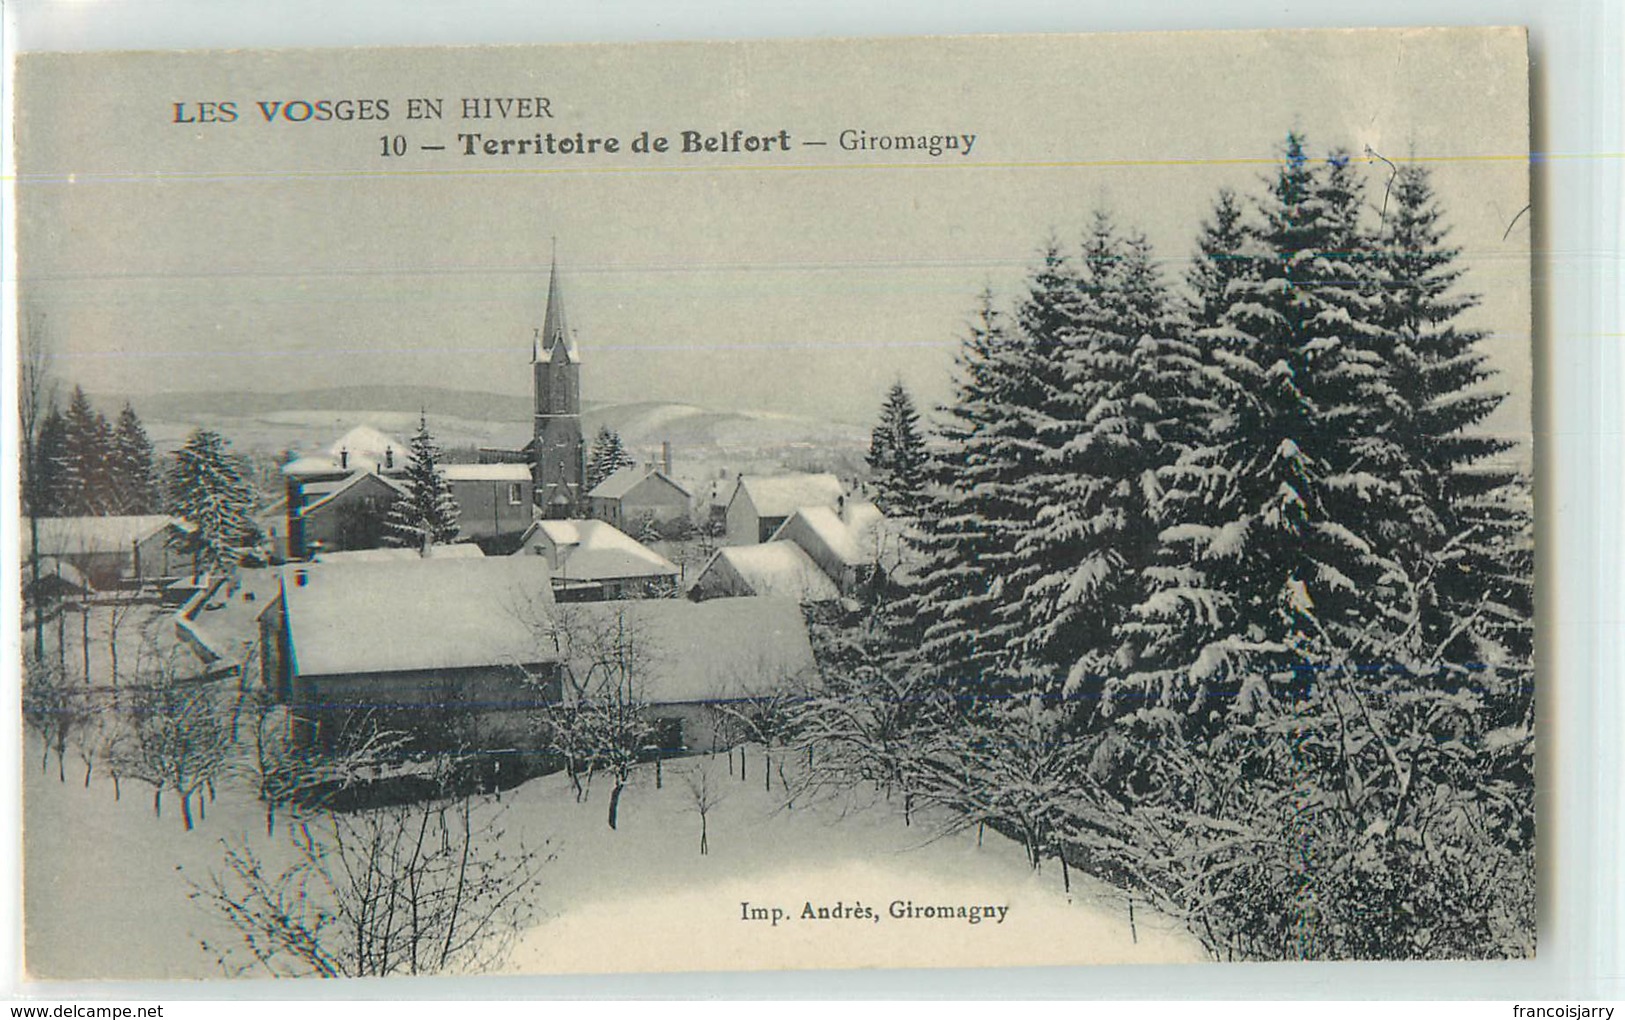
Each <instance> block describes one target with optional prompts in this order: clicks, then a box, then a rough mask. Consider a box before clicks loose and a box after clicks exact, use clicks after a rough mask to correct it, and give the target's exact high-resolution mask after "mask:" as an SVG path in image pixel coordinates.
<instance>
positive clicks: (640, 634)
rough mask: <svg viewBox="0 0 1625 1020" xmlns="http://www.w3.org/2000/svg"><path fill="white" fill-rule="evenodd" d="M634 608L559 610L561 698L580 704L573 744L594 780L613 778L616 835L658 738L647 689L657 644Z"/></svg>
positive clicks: (611, 820)
mask: <svg viewBox="0 0 1625 1020" xmlns="http://www.w3.org/2000/svg"><path fill="white" fill-rule="evenodd" d="M635 606H636V604H635V603H624V602H617V603H603V604H600V605H598V606H595V607H592V608H591V609H586V608H585V607H577V606H559V607H557V617H556V618H557V623H558V634H559V643H560V648H561V651H562V654H563V657H564V669H563V675H564V685H565V689H564V691H563V692H562V693H563V697H564V699H565V700H570V701H574V702H575V703H576V704H577V705H578V706H579V710H578V711H577V712H576V713H575V714H574V715H573V716H572V717H571V719H570V720H568V721H570V722H572V723H573V724H574V725H575V726H576V727H578V732H577V733H576V734H575V735H572V736H571V737H569V738H568V739H569V740H570V741H571V743H572V745H574V746H580V747H585V748H587V749H588V752H587V754H588V757H587V762H588V770H589V774H590V772H591V770H593V769H596V768H602V769H603V770H604V771H606V772H608V773H609V774H610V775H611V776H612V777H614V780H615V786H614V788H613V789H612V790H611V791H610V795H609V815H608V822H609V827H610V828H612V829H613V828H616V827H617V824H618V820H619V811H620V803H621V795H622V794H623V793H624V792H625V790H626V786H627V783H628V782H629V781H630V780H631V778H632V769H633V767H634V766H636V765H637V763H638V762H639V760H641V757H642V755H643V752H644V747H645V745H646V744H647V743H648V739H649V736H650V734H651V733H652V732H653V726H651V724H650V722H649V716H648V705H647V703H646V702H645V700H644V695H643V687H644V683H645V680H646V678H647V676H648V674H649V670H650V667H651V666H652V664H653V662H654V657H655V649H654V641H653V638H652V637H651V635H650V632H649V627H648V625H647V623H646V622H645V621H644V619H643V618H642V616H641V615H640V614H639V613H638V612H637V610H636V608H635ZM560 721H566V720H563V719H561V720H560Z"/></svg>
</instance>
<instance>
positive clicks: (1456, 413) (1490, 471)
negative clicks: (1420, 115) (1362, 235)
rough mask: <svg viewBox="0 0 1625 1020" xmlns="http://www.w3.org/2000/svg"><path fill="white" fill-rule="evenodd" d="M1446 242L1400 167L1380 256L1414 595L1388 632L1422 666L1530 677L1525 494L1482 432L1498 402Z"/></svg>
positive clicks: (1470, 299) (1418, 180)
mask: <svg viewBox="0 0 1625 1020" xmlns="http://www.w3.org/2000/svg"><path fill="white" fill-rule="evenodd" d="M1446 236H1447V231H1446V228H1445V227H1444V225H1443V221H1442V213H1441V211H1440V209H1439V207H1438V204H1437V200H1436V198H1435V196H1434V193H1433V188H1432V183H1431V181H1430V179H1429V174H1428V171H1427V169H1426V168H1425V167H1423V166H1420V165H1417V164H1408V165H1405V166H1403V167H1401V168H1400V169H1399V172H1398V176H1397V179H1396V181H1395V186H1394V189H1393V207H1392V211H1391V212H1390V214H1389V216H1388V217H1387V219H1386V221H1385V223H1384V224H1383V229H1382V233H1381V237H1380V239H1379V256H1378V261H1379V265H1380V268H1381V270H1382V283H1383V299H1384V300H1383V309H1382V323H1383V326H1384V327H1385V328H1386V330H1387V331H1388V332H1387V337H1388V340H1389V342H1390V344H1391V355H1390V357H1391V359H1392V364H1393V377H1394V388H1395V391H1396V396H1397V398H1398V399H1397V400H1396V401H1395V402H1394V404H1393V408H1392V411H1393V420H1392V423H1391V430H1392V435H1393V438H1394V440H1395V445H1396V447H1397V451H1396V452H1397V458H1398V460H1399V461H1400V463H1401V465H1402V469H1403V473H1404V483H1405V484H1404V491H1405V495H1404V502H1403V506H1402V511H1403V513H1402V515H1401V516H1400V520H1401V522H1402V523H1403V524H1404V525H1405V526H1404V528H1403V529H1402V530H1401V531H1400V533H1399V534H1398V535H1396V544H1397V545H1398V546H1399V548H1398V549H1396V553H1395V557H1394V558H1395V559H1396V560H1398V561H1399V562H1400V563H1402V564H1404V565H1406V567H1407V568H1408V569H1409V572H1410V579H1411V582H1412V583H1411V585H1410V588H1411V590H1412V591H1413V592H1414V593H1415V595H1416V598H1415V599H1414V600H1413V605H1412V607H1411V611H1410V612H1409V613H1407V614H1404V615H1402V616H1401V617H1400V618H1399V619H1398V620H1397V621H1396V622H1397V623H1398V624H1399V625H1401V626H1402V627H1404V628H1405V630H1406V632H1407V633H1406V642H1407V644H1408V645H1409V648H1410V650H1411V651H1412V652H1413V654H1415V655H1418V656H1423V657H1427V656H1431V655H1434V654H1435V650H1437V654H1438V655H1442V656H1443V657H1445V658H1448V659H1451V660H1453V661H1457V662H1484V661H1486V660H1488V661H1496V660H1500V661H1508V660H1510V661H1514V662H1520V663H1527V659H1528V656H1529V654H1530V652H1531V649H1530V647H1529V637H1528V627H1527V622H1528V621H1529V620H1530V619H1531V616H1532V598H1531V592H1530V584H1531V579H1532V576H1533V562H1532V557H1531V555H1530V549H1529V540H1528V532H1529V531H1530V527H1531V522H1530V519H1529V511H1528V507H1529V497H1528V491H1527V484H1526V482H1525V480H1524V479H1521V478H1520V477H1519V476H1518V475H1517V474H1516V473H1515V472H1513V471H1512V470H1511V469H1509V468H1507V467H1503V466H1498V465H1497V464H1496V463H1495V462H1496V460H1497V459H1498V458H1500V457H1501V456H1502V455H1504V454H1506V453H1508V452H1509V451H1511V450H1512V449H1513V445H1514V444H1513V443H1511V442H1509V441H1507V440H1504V439H1501V438H1499V437H1496V436H1493V435H1491V434H1489V433H1487V432H1486V431H1485V430H1484V429H1483V428H1482V426H1483V424H1484V422H1485V420H1486V419H1487V418H1488V417H1489V416H1490V415H1491V414H1492V413H1493V412H1494V411H1495V409H1496V408H1497V407H1498V406H1499V405H1500V404H1501V402H1502V400H1503V395H1502V394H1501V393H1500V392H1498V391H1496V390H1494V389H1492V388H1490V386H1489V385H1488V384H1489V383H1490V380H1491V379H1492V376H1493V371H1492V369H1491V368H1490V367H1489V365H1488V364H1487V361H1486V357H1485V355H1484V354H1483V352H1482V351H1481V350H1480V349H1479V345H1480V344H1481V343H1482V341H1483V340H1484V334H1483V333H1482V332H1481V331H1478V330H1472V329H1466V328H1463V327H1461V326H1460V325H1458V324H1457V320H1458V319H1459V317H1460V316H1461V315H1462V314H1463V313H1465V312H1467V311H1468V310H1470V309H1471V308H1473V307H1474V306H1475V305H1476V304H1477V303H1478V299H1477V297H1476V296H1475V295H1471V294H1462V293H1459V292H1458V289H1457V284H1458V282H1459V280H1460V278H1461V270H1460V269H1458V268H1457V267H1456V260H1457V258H1458V257H1459V255H1460V252H1459V250H1458V249H1456V248H1454V247H1451V246H1449V245H1447V244H1446V243H1445V241H1446Z"/></svg>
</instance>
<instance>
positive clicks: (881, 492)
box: [868, 381, 926, 517]
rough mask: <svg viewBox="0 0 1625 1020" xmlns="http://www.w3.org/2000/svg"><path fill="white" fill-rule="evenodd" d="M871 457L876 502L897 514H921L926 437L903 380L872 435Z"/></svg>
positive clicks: (882, 410) (895, 385)
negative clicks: (921, 429)
mask: <svg viewBox="0 0 1625 1020" xmlns="http://www.w3.org/2000/svg"><path fill="white" fill-rule="evenodd" d="M868 460H869V467H870V469H871V470H872V471H873V472H874V475H873V479H874V486H875V504H876V505H877V506H879V507H880V509H881V510H883V511H885V512H886V513H888V514H892V515H894V516H900V517H916V516H918V515H919V512H920V507H921V503H922V501H923V500H924V498H925V461H926V452H925V437H924V435H923V434H922V433H921V431H920V415H919V412H918V411H916V410H915V409H914V398H913V397H910V396H909V394H908V390H906V389H904V388H903V384H902V382H901V381H898V382H895V383H893V384H892V387H891V389H890V390H888V391H887V393H886V402H885V403H884V404H883V405H881V408H880V420H879V421H878V422H876V423H875V427H874V429H873V430H871V432H870V434H869V457H868Z"/></svg>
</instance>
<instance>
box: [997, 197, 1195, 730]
mask: <svg viewBox="0 0 1625 1020" xmlns="http://www.w3.org/2000/svg"><path fill="white" fill-rule="evenodd" d="M1079 267H1080V268H1079V273H1078V279H1077V287H1078V292H1077V297H1076V299H1075V300H1074V301H1073V303H1072V306H1071V309H1070V321H1069V322H1067V323H1065V324H1062V325H1061V328H1062V330H1063V335H1061V336H1060V337H1057V338H1054V339H1053V340H1051V341H1050V342H1048V343H1047V344H1043V345H1041V346H1043V347H1044V349H1046V350H1049V351H1051V352H1052V353H1051V356H1052V357H1053V358H1055V359H1058V360H1059V362H1060V364H1061V370H1062V385H1060V386H1058V387H1056V388H1055V390H1054V391H1053V393H1051V394H1050V396H1049V399H1048V401H1047V403H1046V404H1045V405H1044V406H1041V407H1040V408H1036V409H1034V412H1035V413H1036V414H1037V416H1038V419H1039V420H1040V421H1041V422H1042V425H1041V428H1040V432H1039V441H1040V443H1041V444H1042V446H1043V448H1044V451H1045V452H1044V455H1043V458H1042V461H1041V467H1040V470H1039V471H1038V472H1037V473H1035V475H1034V476H1033V479H1032V482H1031V485H1030V491H1029V494H1028V497H1027V498H1028V500H1029V502H1030V504H1031V506H1032V520H1031V525H1030V526H1029V527H1028V528H1027V529H1026V533H1025V534H1024V535H1023V536H1022V538H1021V540H1020V541H1019V543H1018V546H1017V550H1016V555H1017V561H1016V562H1015V563H1013V564H1012V568H1011V571H1010V573H1011V576H1012V578H1013V580H1014V582H1015V587H1016V588H1018V589H1019V590H1020V591H1021V593H1022V603H1023V604H1022V607H1021V610H1020V612H1021V615H1022V618H1023V627H1022V635H1021V640H1020V643H1019V645H1018V649H1019V651H1020V653H1021V660H1022V661H1023V662H1024V663H1026V664H1027V665H1028V667H1029V668H1032V669H1036V670H1037V671H1039V672H1040V673H1041V674H1042V675H1043V676H1044V678H1045V683H1046V684H1047V685H1049V686H1051V687H1052V688H1054V689H1055V690H1057V691H1058V692H1064V693H1066V694H1067V695H1068V696H1070V697H1074V698H1079V699H1081V700H1082V708H1083V709H1084V710H1085V711H1087V710H1088V709H1090V708H1091V707H1092V704H1093V702H1094V700H1095V698H1096V692H1097V691H1098V688H1099V685H1100V681H1101V679H1102V678H1104V677H1106V676H1108V675H1118V674H1121V673H1122V672H1123V671H1124V670H1125V669H1126V668H1127V667H1128V665H1129V659H1128V658H1126V657H1125V654H1124V652H1123V650H1122V649H1121V648H1120V647H1119V644H1120V642H1119V639H1118V629H1119V627H1120V626H1121V624H1122V623H1123V621H1124V620H1125V618H1126V617H1127V615H1128V613H1129V610H1130V608H1131V607H1132V606H1133V605H1134V604H1135V603H1137V602H1138V601H1139V600H1140V594H1141V583H1142V574H1143V571H1144V570H1145V568H1146V567H1147V566H1148V565H1149V562H1150V560H1151V559H1152V557H1153V556H1154V554H1155V551H1156V548H1157V527H1156V517H1157V514H1158V512H1159V506H1158V504H1159V500H1160V490H1159V483H1158V478H1157V470H1158V469H1159V468H1160V467H1161V466H1162V465H1163V464H1164V463H1165V462H1166V461H1168V460H1170V459H1172V458H1173V457H1175V456H1176V455H1177V453H1178V452H1179V450H1180V449H1181V448H1182V446H1183V445H1184V444H1185V442H1186V434H1187V433H1188V432H1190V431H1191V430H1192V428H1193V426H1194V424H1195V423H1194V422H1192V420H1191V415H1192V413H1193V412H1194V411H1195V410H1196V409H1197V407H1198V401H1197V398H1196V394H1197V391H1198V390H1199V388H1200V384H1201V380H1200V378H1196V379H1192V378H1190V376H1191V374H1192V372H1193V371H1194V370H1195V369H1196V368H1197V367H1198V366H1197V359H1196V355H1195V348H1194V347H1192V346H1191V345H1190V344H1189V343H1188V342H1186V341H1182V340H1177V339H1175V338H1174V337H1175V334H1176V333H1177V332H1178V328H1179V326H1180V323H1179V322H1178V321H1177V319H1176V318H1175V316H1173V314H1172V313H1171V311H1170V306H1169V300H1168V298H1167V294H1166V292H1165V289H1164V287H1163V284H1162V281H1161V280H1160V278H1159V276H1158V273H1157V269H1156V264H1155V261H1154V259H1153V257H1152V252H1151V249H1150V245H1149V244H1148V243H1147V242H1146V240H1145V238H1144V237H1143V236H1142V235H1133V236H1127V237H1125V236H1123V235H1122V234H1121V233H1120V232H1119V231H1118V230H1117V228H1116V227H1115V225H1114V224H1113V222H1112V220H1111V217H1110V216H1109V215H1108V214H1106V213H1104V212H1097V213H1096V215H1095V218H1094V221H1093V224H1092V226H1091V229H1090V232H1089V235H1088V238H1087V240H1086V242H1085V245H1084V253H1083V258H1082V259H1081V260H1080V263H1079ZM1027 318H1028V319H1031V318H1032V316H1028V317H1027ZM1027 328H1053V327H1046V325H1045V324H1043V323H1042V322H1033V323H1032V324H1031V325H1029V326H1028V327H1027ZM1057 685H1059V686H1057Z"/></svg>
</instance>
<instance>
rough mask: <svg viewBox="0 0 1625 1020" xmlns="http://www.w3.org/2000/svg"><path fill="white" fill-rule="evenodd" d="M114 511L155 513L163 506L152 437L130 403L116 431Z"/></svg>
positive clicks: (113, 467)
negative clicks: (160, 500)
mask: <svg viewBox="0 0 1625 1020" xmlns="http://www.w3.org/2000/svg"><path fill="white" fill-rule="evenodd" d="M110 475H111V483H112V501H113V506H112V509H113V512H114V513H120V514H152V513H157V512H158V509H159V495H158V470H157V467H156V466H155V465H154V462H153V452H152V441H151V440H149V439H148V438H147V430H146V429H145V428H144V427H142V425H141V419H140V418H138V417H136V413H135V408H133V407H131V406H130V405H129V404H128V403H126V404H125V405H124V410H123V411H121V412H119V417H118V426H117V427H116V429H115V430H114V433H113V458H112V471H111V472H110Z"/></svg>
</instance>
